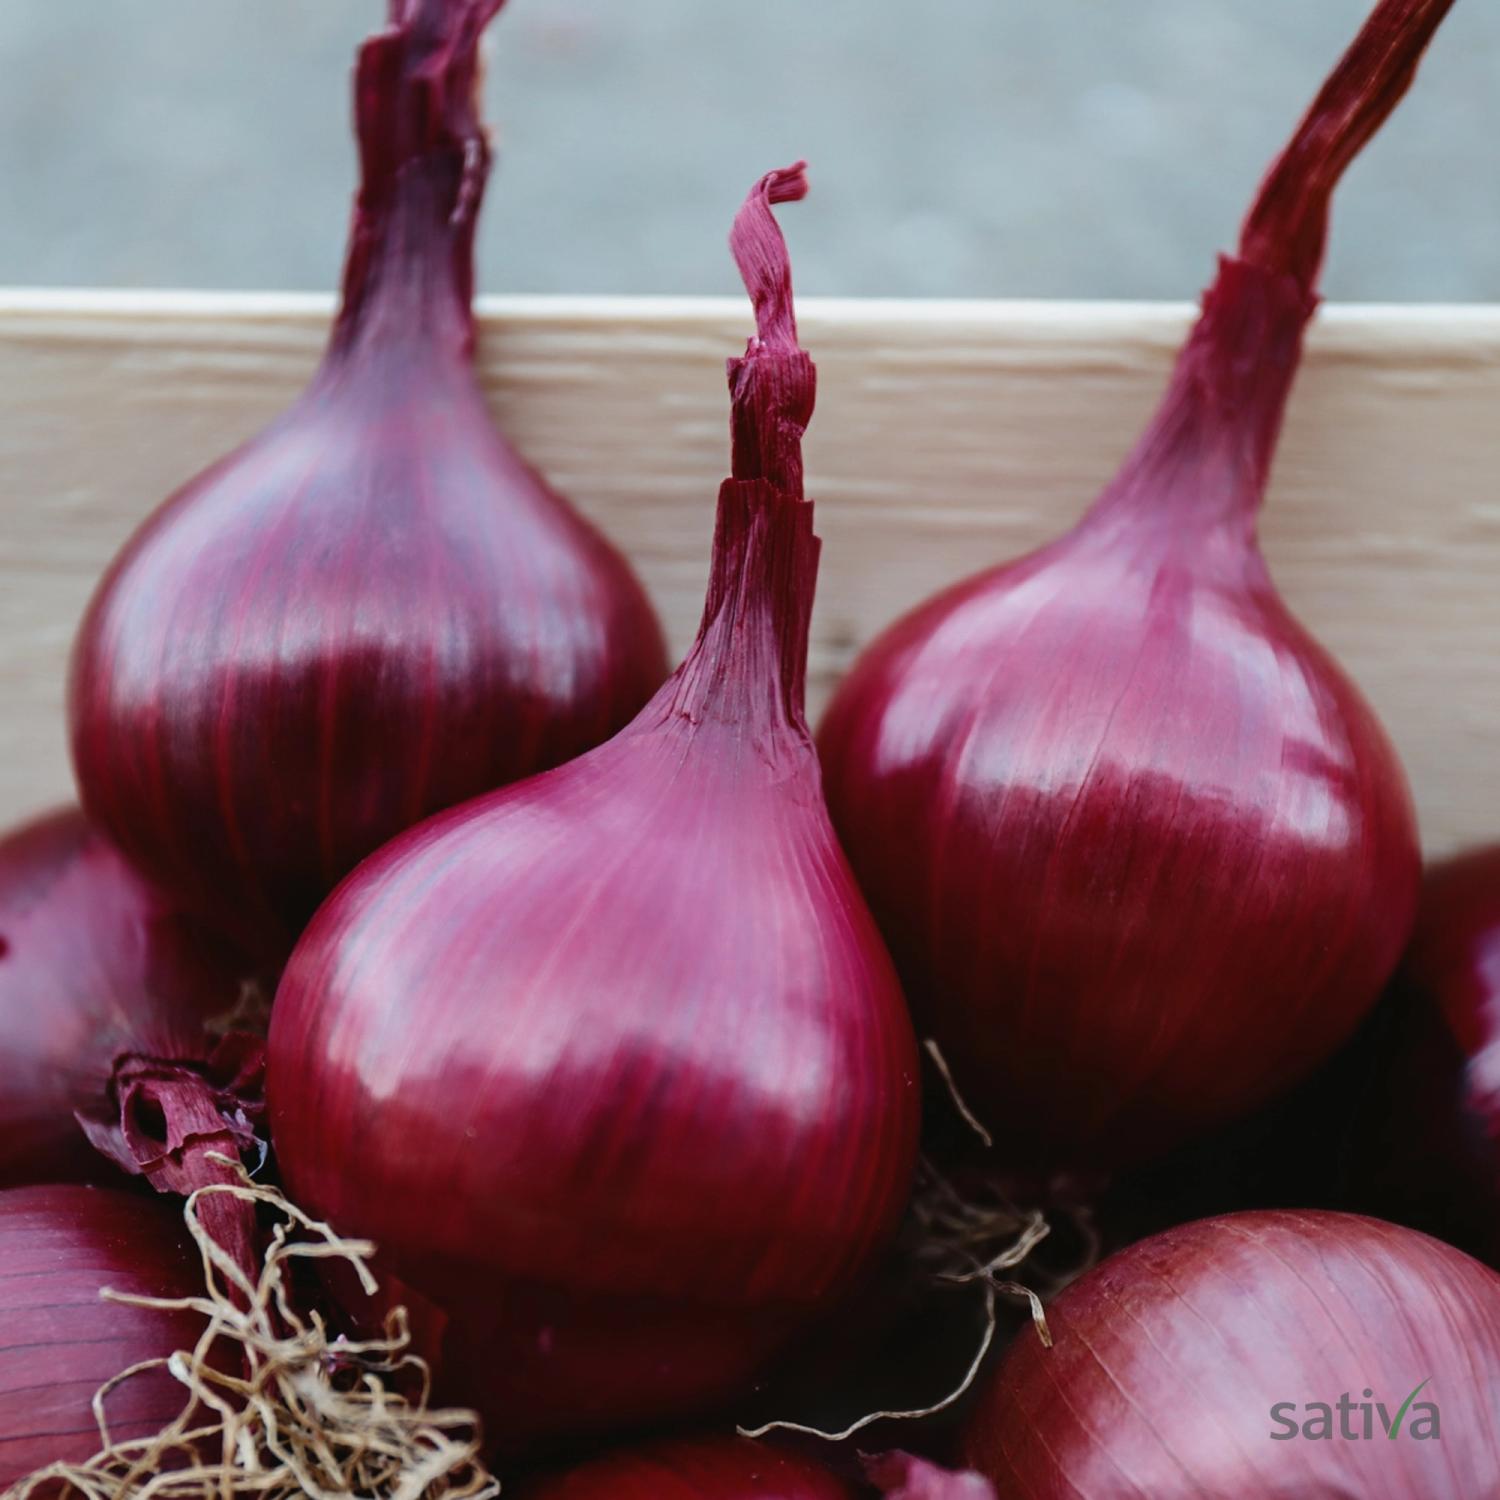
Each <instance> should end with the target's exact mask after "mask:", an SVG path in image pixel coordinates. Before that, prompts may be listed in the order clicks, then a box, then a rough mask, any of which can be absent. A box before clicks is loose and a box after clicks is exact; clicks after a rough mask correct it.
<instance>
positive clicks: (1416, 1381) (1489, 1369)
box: [965, 1212, 1500, 1500]
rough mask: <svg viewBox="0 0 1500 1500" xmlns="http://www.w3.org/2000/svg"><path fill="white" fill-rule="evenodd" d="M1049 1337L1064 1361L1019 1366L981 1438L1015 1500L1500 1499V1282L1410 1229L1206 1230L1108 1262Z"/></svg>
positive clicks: (1019, 1361)
mask: <svg viewBox="0 0 1500 1500" xmlns="http://www.w3.org/2000/svg"><path fill="white" fill-rule="evenodd" d="M1047 1321H1048V1323H1049V1325H1050V1326H1051V1329H1052V1335H1053V1341H1054V1343H1053V1348H1052V1349H1050V1350H1047V1349H1043V1348H1042V1346H1041V1344H1040V1343H1039V1342H1038V1341H1037V1340H1036V1339H1033V1338H1028V1337H1025V1336H1023V1337H1022V1338H1020V1339H1019V1340H1018V1341H1017V1342H1016V1343H1015V1344H1014V1345H1013V1346H1012V1348H1011V1350H1010V1352H1009V1353H1008V1355H1007V1357H1006V1359H1005V1361H1004V1362H1003V1364H1002V1365H1001V1366H1000V1368H999V1370H998V1371H997V1372H996V1375H995V1377H994V1379H993V1381H992V1383H991V1384H990V1386H989V1387H988V1389H987V1390H986V1391H985V1392H984V1394H983V1395H982V1397H981V1399H980V1401H979V1403H978V1405H977V1407H976V1409H975V1411H974V1413H973V1415H972V1417H971V1419H970V1424H969V1430H968V1435H967V1438H966V1440H965V1452H966V1457H967V1460H968V1462H970V1463H971V1464H972V1465H973V1466H974V1467H975V1468H976V1469H978V1470H979V1471H980V1472H981V1473H984V1474H987V1475H988V1476H989V1477H990V1478H991V1479H992V1480H993V1481H994V1482H995V1486H996V1489H997V1491H998V1492H999V1494H1000V1495H1001V1496H1002V1497H1005V1500H1010V1497H1015V1500H1022V1497H1024V1500H1250V1497H1255V1500H1272V1497H1276V1500H1280V1497H1286V1500H1292V1497H1295V1500H1349V1497H1353V1496H1358V1497H1359V1500H1415V1497H1417V1496H1420V1497H1422V1500H1483V1497H1489V1496H1494V1495H1496V1494H1500V1428H1497V1426H1496V1423H1495V1412H1496V1411H1497V1410H1500V1277H1497V1276H1496V1275H1495V1273H1494V1272H1493V1271H1491V1270H1489V1269H1488V1268H1487V1267H1485V1266H1482V1265H1480V1264H1479V1262H1478V1261H1475V1260H1472V1259H1470V1258H1469V1257H1468V1256H1467V1255H1465V1254H1463V1253H1462V1252H1461V1251H1459V1250H1455V1249H1454V1248H1453V1247H1452V1246H1451V1245H1445V1244H1443V1243H1441V1242H1440V1241H1438V1240H1433V1239H1429V1238H1428V1237H1427V1236H1426V1235H1423V1234H1418V1233H1417V1232H1416V1231H1414V1230H1410V1229H1401V1228H1398V1227H1397V1226H1395V1225H1393V1224H1386V1223H1382V1222H1381V1221H1380V1220H1377V1219H1367V1218H1361V1217H1358V1216H1356V1215H1352V1214H1335V1213H1316V1212H1299V1213H1291V1212H1267V1213H1247V1214H1231V1215H1228V1216H1226V1217H1223V1218H1217V1219H1205V1220H1201V1221H1199V1222H1197V1223H1193V1224H1187V1225H1184V1226H1182V1227H1180V1228H1177V1229H1172V1230H1168V1231H1167V1232H1166V1233H1164V1234H1160V1235H1157V1236H1155V1237H1154V1238H1152V1239H1149V1240H1143V1241H1142V1242H1140V1243H1139V1244H1137V1245H1133V1246H1131V1247H1130V1248H1129V1249H1128V1250H1124V1251H1122V1252H1120V1253H1119V1254H1118V1255H1115V1256H1112V1257H1111V1258H1110V1259H1109V1260H1107V1261H1105V1262H1104V1263H1103V1264H1102V1265H1100V1266H1098V1267H1096V1268H1095V1269H1094V1270H1093V1271H1091V1272H1089V1273H1088V1275H1086V1276H1085V1277H1084V1278H1083V1279H1082V1280H1080V1281H1078V1282H1076V1283H1075V1284H1074V1285H1073V1286H1071V1287H1069V1288H1068V1289H1067V1291H1065V1292H1064V1293H1063V1294H1062V1295H1061V1296H1060V1297H1059V1298H1057V1300H1056V1301H1054V1302H1053V1303H1052V1304H1051V1305H1050V1307H1049V1308H1048V1310H1047ZM1403 1406H1404V1411H1403ZM1382 1408H1383V1410H1382ZM1429 1408H1430V1409H1429ZM1398 1414H1399V1421H1398V1420H1397V1419H1398ZM1325 1428H1327V1429H1328V1434H1327V1435H1326V1436H1325V1435H1323V1434H1324V1431H1325ZM1393 1432H1394V1435H1393Z"/></svg>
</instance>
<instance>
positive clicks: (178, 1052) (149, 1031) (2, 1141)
mask: <svg viewBox="0 0 1500 1500" xmlns="http://www.w3.org/2000/svg"><path fill="white" fill-rule="evenodd" d="M247 971H248V965H247V962H246V960H245V959H244V958H243V956H242V955H241V954H240V953H238V952H237V951H236V950H235V949H234V948H233V947H232V946H230V945H228V944H226V943H225V942H224V941H223V940H222V939H220V938H218V937H217V936H216V935H215V934H213V933H211V932H209V931H208V930H207V929H206V928H205V927H204V926H203V924H202V923H201V922H199V921H198V920H197V919H196V918H195V917H193V916H192V915H191V914H190V913H187V912H184V911H183V909H182V906H181V904H180V903H179V902H177V901H175V900H173V899H172V898H171V897H169V896H166V895H164V894H163V893H162V892H161V891H160V890H158V889H157V888H155V887H154V886H152V885H151V884H150V883H148V882H147V881H146V880H144V879H143V878H142V877H141V876H140V875H139V874H137V873H136V871H135V870H133V869H132V868H131V867H130V865H129V864H127V863H126V861H125V859H124V858H123V856H122V855H121V854H120V853H119V851H118V850H116V849H115V848H114V847H113V845H111V844H110V843H109V842H108V840H106V839H105V838H103V837H102V836H101V835H100V834H98V833H97V832H96V831H95V830H94V829H92V828H91V827H90V826H89V825H88V823H87V822H86V821H85V819H84V817H83V815H82V813H80V812H79V811H78V810H77V809H76V808H64V809H61V810H59V811H57V812H53V813H50V814H47V815H46V816H44V817H41V818H38V819H36V820H35V821H33V822H31V823H28V824H26V825H25V826H23V827H21V828H19V829H16V830H15V831H13V832H12V833H10V834H8V835H7V836H6V837H4V838H3V839H0V1188H8V1187H15V1186H18V1185H21V1184H29V1183H44V1182H56V1181H60V1180H78V1181H95V1182H108V1181H112V1180H118V1173H119V1171H120V1170H122V1169H123V1170H124V1171H126V1172H130V1173H138V1174H144V1175H145V1176H146V1177H147V1178H149V1179H150V1181H151V1182H152V1184H153V1185H154V1186H156V1187H157V1188H158V1189H160V1190H162V1191H164V1192H172V1193H184V1194H185V1193H188V1192H191V1191H192V1190H193V1189H194V1188H196V1187H201V1186H203V1185H204V1184H206V1183H209V1182H219V1181H224V1180H226V1179H227V1177H228V1169H227V1168H224V1167H223V1166H222V1165H218V1164H215V1163H214V1162H212V1161H211V1160H209V1159H208V1158H209V1154H210V1153H213V1152H218V1153H222V1154H225V1155H228V1156H230V1157H235V1156H237V1155H239V1154H240V1152H241V1151H243V1150H245V1149H247V1148H250V1147H252V1146H253V1145H254V1143H255V1121H256V1119H257V1118H258V1115H259V1112H260V1103H261V1101H260V1094H261V1072H262V1070H263V1066H264V1063H263V1058H262V1053H261V1044H260V1042H259V1041H258V1040H257V1039H256V1038H254V1037H251V1036H246V1035H242V1034H239V1033H235V1032H233V1031H231V1030H230V1029H229V1023H230V1020H231V1018H232V1016H233V1015H234V1013H235V1010H236V1007H237V1006H238V1005H239V1003H240V1001H241V998H242V994H243V991H244V987H245V984H246V982H247V981H246V974H247ZM203 1219H204V1223H205V1224H206V1225H207V1226H208V1227H209V1229H210V1230H211V1231H212V1232H213V1234H214V1236H215V1238H216V1239H217V1240H218V1241H219V1243H220V1244H222V1245H223V1246H224V1247H225V1248H226V1249H228V1250H230V1252H231V1253H232V1254H234V1255H236V1256H237V1257H238V1258H239V1259H240V1261H241V1263H242V1264H248V1263H249V1258H250V1255H251V1249H250V1245H251V1235H252V1233H253V1218H252V1216H251V1215H250V1214H249V1212H248V1210H246V1209H245V1208H244V1206H243V1205H241V1204H239V1203H238V1202H237V1201H234V1200H230V1199H222V1200H220V1199H218V1198H217V1197H216V1198H215V1199H213V1200H209V1201H206V1202H205V1203H204V1205H203Z"/></svg>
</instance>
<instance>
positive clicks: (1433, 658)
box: [0, 291, 1500, 851]
mask: <svg viewBox="0 0 1500 1500" xmlns="http://www.w3.org/2000/svg"><path fill="white" fill-rule="evenodd" d="M329 312H330V304H329V302H328V301H327V299H325V298H321V297H298V296H282V295H264V296H262V295H219V294H203V295H198V294H176V293H165V294H154V293H153V294H129V293H112V292H38V291H12V292H0V493H3V497H4V498H3V502H0V504H3V507H4V509H3V521H0V826H3V825H4V824H8V823H10V822H12V821H13V820H14V819H16V818H17V817H19V816H20V815H21V814H23V813H26V812H29V811H31V810H33V809H35V808H38V807H41V806H44V805H46V804H48V803H50V802H55V801H57V800H59V799H61V798H64V797H66V796H67V795H69V788H70V775H69V770H68V764H67V756H66V752H65V749H64V741H63V728H62V700H63V677H64V670H65V661H66V657H67V651H68V646H69V642H70V640H71V637H72V634H73V630H74V628H75V625H76V622H77V620H78V617H79V613H80V611H81V609H82V607H83V604H84V601H85V599H86V597H87V595H88V592H89V589H90V587H91V585H92V583H93V581H94V579H95V578H96V576H97V575H98V573H99V571H100V569H101V568H102V567H103V566H104V564H105V563H106V561H107V560H108V559H109V557H110V556H111V554H112V553H113V552H114V551H115V549H116V548H117V547H118V546H119V544H120V542H121V541H122V540H123V539H124V537H125V536H126V535H127V533H128V532H129V531H130V529H131V528H132V527H133V526H134V525H135V524H136V522H137V521H139V520H140V518H141V517H142V516H144V515H145V514H146V513H147V512H148V511H149V510H150V509H151V508H152V507H153V506H154V505H155V504H156V503H157V502H158V501H159V500H160V499H161V498H162V497H163V496H164V495H165V494H166V493H167V492H168V491H169V490H170V489H172V488H173V487H174V486H175V485H176V484H178V483H180V482H181V481H182V480H183V479H185V478H187V477H188V476H189V475H191V474H192V473H193V472H194V471H195V470H197V469H198V468H199V467H201V466H202V465H203V464H205V463H206V462H208V461H209V460H210V459H213V458H215V457H217V456H218V455H219V454H221V453H223V452H224V451H225V450H226V449H228V448H229V447H231V446H232V445H234V444H235V443H236V442H237V441H238V440H239V439H241V438H242V437H244V436H246V435H248V434H249V433H251V432H252V431H254V430H255V429H256V428H257V427H258V426H259V425H260V424H261V423H263V422H264V421H266V420H267V419H268V418H270V417H271V416H272V415H273V414H274V413H275V412H276V411H278V410H279V409H280V408H281V407H282V406H284V405H285V404H286V403H287V402H288V401H290V400H291V399H292V397H293V396H294V395H295V394H296V392H297V390H298V389H299V387H300V386H301V385H302V383H303V382H304V380H305V379H306V378H307V376H308V374H309V372H310V371H311V369H312V367H313V365H314V362H315V360H316V359H317V356H318V353H319V350H320V348H321V346H322V342H323V337H324V331H325V328H326V326H327V320H328V316H329ZM800 312H801V325H802V332H803V336H804V341H805V343H806V345H807V347H808V348H809V350H811V352H812V353H813V355H814V357H815V358H816V360H817V361H818V365H819V374H820V399H819V405H818V415H817V418H816V419H815V422H814V425H813V429H812V432H811V433H810V435H809V447H808V473H809V480H810V487H811V491H812V493H813V495H814V497H815V498H816V499H817V501H818V518H819V529H820V531H821V532H822V535H823V537H824V539H825V549H824V564H823V575H822V583H821V588H820V591H819V600H818V609H817V615H816V619H815V622H814V633H813V645H812V656H813V660H812V672H811V694H812V703H811V708H812V711H813V712H814V714H816V713H817V712H818V710H819V709H820V708H821V706H822V704H823V702H824V701H825V699H826V697H827V695H828V691H829V688H830V686H831V684H832V683H833V682H834V681H835V680H836V679H837V677H838V675H839V673H840V672H842V671H843V670H844V668H845V666H846V665H847V664H848V662H849V660H850V658H851V656H852V655H853V653H854V652H855V650H856V649H857V648H858V647H859V646H860V645H861V644H862V643H863V642H864V641H866V640H868V639H869V637H870V636H871V634H872V633H873V632H875V631H876V630H877V629H878V628H879V627H880V626H882V625H883V624H884V623H885V622H886V621H888V620H890V619H891V618H892V617H893V616H894V615H896V614H897V613H898V612H899V611H901V610H902V609H904V608H905V607H906V606H907V605H909V604H911V603H912V602H914V601H915V600H917V599H919V598H921V597H922V596H923V595H925V594H927V593H929V592H930V591H932V590H933V589H935V588H937V587H938V586H939V585H941V584H944V583H946V582H948V581H950V580H952V579H955V578H958V577H960V576H962V575H964V574H966V573H968V572H971V571H973V570H974V569H975V568H976V567H978V566H980V565H982V564H984V563H986V562H988V561H990V560H997V559H1000V558H1005V557H1009V556H1012V555H1014V554H1016V553H1019V552H1021V551H1023V550H1024V549H1026V548H1028V547H1031V546H1033V545H1034V544H1036V543H1037V542H1040V541H1041V540H1043V539H1044V538H1046V537H1049V536H1052V535H1054V534H1055V533H1057V532H1059V531H1061V530H1063V529H1064V528H1065V527H1066V526H1067V525H1068V524H1069V523H1070V522H1071V521H1072V520H1073V519H1074V518H1075V517H1076V516H1077V515H1078V514H1079V513H1080V511H1081V510H1082V509H1083V507H1084V506H1085V504H1086V503H1087V502H1088V501H1089V499H1090V498H1091V497H1092V496H1093V494H1094V493H1095V492H1096V490H1097V489H1098V487H1099V485H1100V484H1101V483H1102V482H1103V481H1104V480H1105V479H1106V478H1107V477H1108V476H1109V474H1110V473H1111V472H1112V470H1113V469H1114V467H1115V464H1116V463H1117V461H1118V460H1119V458H1120V455H1121V454H1122V453H1123V452H1124V450H1125V449H1126V447H1127V446H1128V445H1129V443H1130V442H1131V440H1132V439H1133V438H1134V436H1135V434H1136V432H1137V431H1138V429H1139V427H1140V425H1141V423H1142V422H1143V421H1144V420H1145V418H1146V416H1147V414H1148V412H1149V411H1150V409H1151V407H1152V405H1153V403H1154V402H1155V400H1156V398H1157V396H1158V394H1159V392H1160V389H1161V386H1162V382H1163V380H1164V378H1165V374H1166V371H1167V368H1168V365H1169V362H1170V360H1171V356H1172V353H1173V350H1174V349H1175V348H1176V346H1177V344H1178V341H1179V340H1180V338H1181V336H1182V334H1183V331H1184V329H1185V327H1186V324H1187V321H1188V318H1189V317H1190V309H1189V308H1188V307H1186V306H1185V305H1184V306H1155V305H1123V304H1108V303H1079V304H1073V303H994V302H984V303H964V302H841V301H817V300H813V299H807V300H804V302H803V303H802V305H801V309H800ZM482 314H483V317H482V321H483V333H482V346H481V347H482V354H481V359H482V365H483V375H484V381H485V385H486V388H487V390H488V392H489V394H490V396H491V398H492V400H493V404H494V408H495V411H496V413H497V414H498V416H499V417H500V419H501V421H502V422H503V423H504V425H505V427H506V430H507V431H508V432H509V433H510V435H511V436H512V438H514V440H515V441H516V442H517V444H518V445H519V446H520V448H521V449H522V450H523V451H524V452H525V453H526V454H527V455H528V456H529V457H530V458H531V459H532V460H533V461H534V462H536V463H537V464H538V465H539V466H540V467H541V468H542V469H543V470H544V471H545V472H546V473H547V474H549V475H550V476H551V477H552V479H553V480H554V481H556V483H557V484H558V485H559V486H560V487H561V488H562V489H563V490H564V491H565V492H567V493H568V494H570V495H571V496H572V497H573V498H574V499H575V500H576V501H577V502H578V504H579V505H580V506H581V507H582V508H583V509H584V510H585V511H587V512H588V513H589V514H590V515H592V516H593V517H594V518H595V519H596V520H598V521H599V522H600V523H601V524H602V525H603V526H604V527H605V529H606V530H607V531H608V532H609V533H610V534H611V536H613V537H614V538H615V540H616V541H617V542H619V543H620V544H621V545H622V546H623V547H624V548H625V550H626V551H627V552H628V553H629V554H630V555H631V556H632V557H633V558H634V560H635V561H636V563H637V564H638V566H639V567H640V570H641V572H642V574H643V576H644V578H645V580H646V582H647V585H648V586H649V587H650V589H651V592H652V594H653V595H654V596H655V598H656V600H657V602H658V605H659V606H660V608H661V610H662V613H663V616H664V618H665V620H666V622H667V625H668V628H669V630H670V633H671V636H672V641H673V645H674V647H675V648H677V649H681V648H682V647H683V646H684V645H685V643H686V642H687V641H688V639H689V638H690V635H691V632H692V629H693V626H694V625H695V624H696V621H697V617H698V611H699V608H700V606H701V602H702V591H703V582H704V576H705V569H706V564H707V556H708V541H709V534H710V528H711V524H712V513H713V503H714V496H715V493H716V489H717V485H718V481H719V480H720V478H721V477H722V476H723V474H724V472H725V466H726V462H727V454H726V450H727V438H726V421H725V418H726V404H725V394H724V381H723V362H724V359H725V357H726V356H727V355H729V354H731V353H734V352H737V350H738V349H739V348H740V347H741V346H742V345H743V341H744V339H745V336H746V334H747V331H748V328H749V318H748V310H747V308H746V306H745V304H744V303H743V302H741V301H738V300H734V301H729V300H725V301H718V300H668V299H650V298H631V299H616V298H504V299H495V300H490V301H488V302H486V303H484V304H483V309H482ZM1497 469H1500V308H1494V307H1333V308H1329V309H1326V310H1325V311H1324V313H1323V314H1322V315H1321V316H1320V318H1319V320H1318V322H1317V325H1316V327H1315V329H1314V332H1313V334H1312V338H1311V341H1310V348H1309V356H1308V360H1307V364H1306V367H1305V369H1304V371H1303V373H1302V376H1301V379H1300V380H1299V382H1298V385H1297V388H1296V391H1295V393H1294V396H1293V401H1292V409H1291V415H1290V419H1289V422H1288V426H1287V431H1286V435H1285V439H1284V441H1283V444H1282V450H1281V455H1280V459H1279V462H1278V464H1277V469H1276V477H1275V483H1274V485H1273V488H1272V493H1271V497H1270V500H1269V503H1268V507H1267V511H1266V515H1265V524H1264V534H1265V540H1266V546H1267V551H1268V553H1269V555H1270V559H1271V564H1272V567H1273V569H1274V571H1275V573H1276V576H1277V578H1278V579H1279V581H1280V583H1281V585H1282V587H1283V588H1284V590H1285V592H1286V594H1287V596H1288V598H1289V599H1290V601H1291V603H1292V605H1293V607H1294V608H1295V609H1296V610H1297V611H1298V612H1299V613H1300V614H1301V615H1302V617H1303V618H1304V619H1305V620H1306V621H1307V622H1308V624H1309V625H1310V626H1311V627H1312V628H1313V630H1314V631H1315V632H1316V633H1317V634H1318V635H1319V636H1320V637H1321V638H1322V639H1323V640H1324V641H1325V642H1326V643H1327V644H1328V645H1329V646H1330V647H1331V648H1332V649H1333V650H1334V651H1335V652H1336V653H1337V654H1338V656H1339V657H1340V658H1341V659H1342V660H1343V661H1344V662H1345V664H1346V665H1347V666H1348V668H1349V669H1350V670H1351V671H1352V673H1353V674H1354V676H1355V677H1356V678H1357V679H1358V680H1359V681H1360V682H1361V683H1362V684H1363V686H1364V688H1365V689H1366V691H1367V692H1368V693H1369V695H1370V697H1371V698H1372V699H1373V700H1374V702H1375V704H1376V706H1377V707H1378V708H1379V710H1380V712H1381V713H1382V714H1383V715H1384V717H1385V720H1386V723H1387V724H1388V725H1389V726H1390V729H1391V731H1392V733H1393V734H1394V736H1395V739H1396V741H1397V743H1398V745H1399V746H1400V749H1401V751H1402V753H1403V755H1404V756H1405V758H1406V763H1407V766H1408V767H1409V768H1410V772H1411V776H1412V781H1413V784H1414V785H1415V788H1416V792H1417V800H1418V803H1419V805H1420V809H1421V816H1422V825H1423V830H1424V835H1425V839H1426V842H1427V845H1428V847H1429V849H1432V850H1435V851H1441V850H1446V849H1449V848H1451V847H1453V846H1455V845H1458V844H1461V843H1467V842H1472V841H1474V840H1476V839H1479V838H1484V837H1495V836H1500V650H1497V643H1500V485H1497V483H1496V477H1495V476H1496V473H1497Z"/></svg>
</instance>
